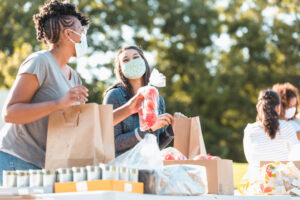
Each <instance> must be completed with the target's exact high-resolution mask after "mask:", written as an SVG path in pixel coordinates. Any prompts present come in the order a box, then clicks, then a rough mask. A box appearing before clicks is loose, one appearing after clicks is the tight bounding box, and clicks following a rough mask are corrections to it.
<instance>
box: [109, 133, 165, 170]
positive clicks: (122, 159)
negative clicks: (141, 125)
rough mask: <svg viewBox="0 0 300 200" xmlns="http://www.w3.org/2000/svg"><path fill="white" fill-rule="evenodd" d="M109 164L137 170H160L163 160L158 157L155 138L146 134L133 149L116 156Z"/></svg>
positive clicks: (158, 152)
mask: <svg viewBox="0 0 300 200" xmlns="http://www.w3.org/2000/svg"><path fill="white" fill-rule="evenodd" d="M109 164H110V165H117V166H123V167H131V168H137V169H157V168H162V167H163V160H162V159H161V157H160V150H159V147H158V144H157V141H156V136H155V135H153V134H146V136H145V137H144V139H143V140H142V141H140V142H139V143H138V144H136V145H135V147H133V148H132V149H130V150H129V151H127V152H125V153H123V154H122V155H120V156H118V157H117V158H116V159H115V160H113V161H112V162H110V163H109Z"/></svg>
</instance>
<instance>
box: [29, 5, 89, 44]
mask: <svg viewBox="0 0 300 200" xmlns="http://www.w3.org/2000/svg"><path fill="white" fill-rule="evenodd" d="M72 17H76V18H77V19H78V20H79V21H80V23H81V25H82V26H86V25H88V24H89V20H88V18H86V17H85V16H83V15H82V14H81V13H80V12H78V11H77V10H76V7H75V6H74V5H73V4H71V3H68V2H67V1H64V2H59V1H58V0H48V1H46V3H45V4H44V5H42V6H40V8H39V13H38V14H35V15H34V16H33V21H34V24H35V29H36V35H37V40H38V41H43V42H45V43H51V44H55V43H57V42H58V41H59V35H60V33H61V31H62V28H64V27H67V28H70V27H72V26H73V25H74V20H73V19H72Z"/></svg>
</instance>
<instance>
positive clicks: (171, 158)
mask: <svg viewBox="0 0 300 200" xmlns="http://www.w3.org/2000/svg"><path fill="white" fill-rule="evenodd" d="M165 160H175V157H174V156H173V155H172V154H167V155H165Z"/></svg>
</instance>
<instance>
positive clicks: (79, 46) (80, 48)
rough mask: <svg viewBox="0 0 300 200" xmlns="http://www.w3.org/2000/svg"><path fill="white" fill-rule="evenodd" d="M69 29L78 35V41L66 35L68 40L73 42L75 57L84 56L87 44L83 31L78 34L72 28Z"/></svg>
mask: <svg viewBox="0 0 300 200" xmlns="http://www.w3.org/2000/svg"><path fill="white" fill-rule="evenodd" d="M69 30H70V31H72V32H73V33H75V34H77V35H80V43H76V42H75V41H74V40H72V39H71V38H69V37H68V38H69V40H70V41H71V42H73V43H74V44H75V51H76V57H81V56H84V55H85V54H86V53H87V51H88V44H87V40H86V35H85V33H81V34H79V33H77V32H76V31H73V30H72V29H69Z"/></svg>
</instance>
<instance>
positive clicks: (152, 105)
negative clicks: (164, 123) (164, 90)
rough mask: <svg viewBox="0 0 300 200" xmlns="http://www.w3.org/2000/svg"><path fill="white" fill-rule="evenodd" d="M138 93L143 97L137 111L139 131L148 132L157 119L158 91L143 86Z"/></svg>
mask: <svg viewBox="0 0 300 200" xmlns="http://www.w3.org/2000/svg"><path fill="white" fill-rule="evenodd" d="M138 92H141V94H142V95H143V97H144V100H143V102H142V104H141V107H140V109H139V119H140V129H141V130H142V131H145V130H149V129H150V128H151V127H152V126H153V125H154V124H155V123H156V121H157V119H158V106H159V98H158V96H159V94H158V90H157V89H156V88H155V87H152V86H145V87H142V88H140V89H139V91H138Z"/></svg>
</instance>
